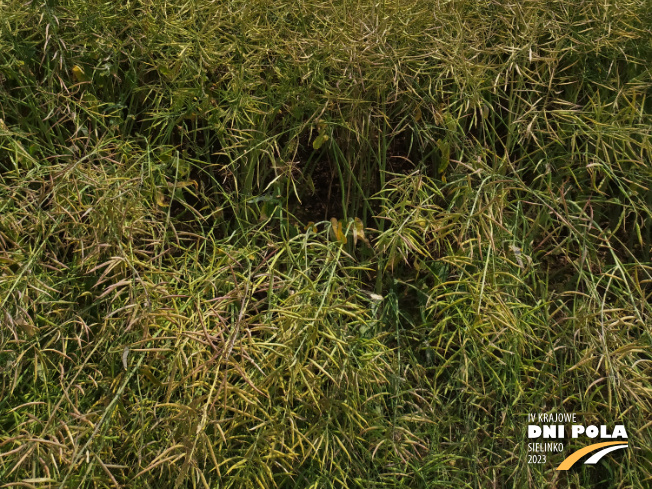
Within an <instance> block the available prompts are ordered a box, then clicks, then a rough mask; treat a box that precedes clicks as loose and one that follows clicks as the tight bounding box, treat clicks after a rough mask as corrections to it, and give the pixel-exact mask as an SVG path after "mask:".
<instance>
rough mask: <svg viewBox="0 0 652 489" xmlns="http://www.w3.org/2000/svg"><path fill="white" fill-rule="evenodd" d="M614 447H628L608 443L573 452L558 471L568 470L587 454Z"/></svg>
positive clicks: (618, 443)
mask: <svg viewBox="0 0 652 489" xmlns="http://www.w3.org/2000/svg"><path fill="white" fill-rule="evenodd" d="M612 445H627V442H622V441H606V442H604V443H596V444H594V445H589V446H588V447H584V448H581V449H579V450H578V451H576V452H573V453H571V454H570V455H569V456H568V457H566V460H564V461H563V462H562V463H560V464H559V467H557V470H568V469H570V468H571V467H572V466H573V465H574V464H575V462H577V461H578V460H579V459H581V458H582V457H583V456H584V455H586V454H587V453H591V452H594V451H596V450H598V449H599V448H604V447H610V446H612Z"/></svg>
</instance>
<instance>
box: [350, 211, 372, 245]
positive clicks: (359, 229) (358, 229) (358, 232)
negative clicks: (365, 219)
mask: <svg viewBox="0 0 652 489" xmlns="http://www.w3.org/2000/svg"><path fill="white" fill-rule="evenodd" d="M358 239H361V240H362V241H364V242H365V243H367V244H369V240H368V239H367V238H366V236H365V235H364V224H363V223H362V220H361V219H360V218H359V217H356V218H355V219H354V226H353V244H354V245H357V244H358Z"/></svg>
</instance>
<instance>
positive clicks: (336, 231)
mask: <svg viewBox="0 0 652 489" xmlns="http://www.w3.org/2000/svg"><path fill="white" fill-rule="evenodd" d="M331 226H332V229H333V235H334V236H335V240H336V241H339V242H340V243H343V244H346V236H344V232H343V231H342V221H338V220H337V219H335V218H334V217H332V218H331Z"/></svg>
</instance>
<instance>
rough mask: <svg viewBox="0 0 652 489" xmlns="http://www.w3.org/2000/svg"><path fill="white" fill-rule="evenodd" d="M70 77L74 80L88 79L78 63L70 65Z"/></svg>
mask: <svg viewBox="0 0 652 489" xmlns="http://www.w3.org/2000/svg"><path fill="white" fill-rule="evenodd" d="M72 77H73V79H74V80H75V81H76V82H83V81H88V77H87V76H86V74H85V73H84V70H83V69H82V67H81V66H79V65H75V66H73V67H72Z"/></svg>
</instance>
